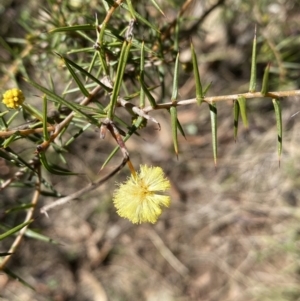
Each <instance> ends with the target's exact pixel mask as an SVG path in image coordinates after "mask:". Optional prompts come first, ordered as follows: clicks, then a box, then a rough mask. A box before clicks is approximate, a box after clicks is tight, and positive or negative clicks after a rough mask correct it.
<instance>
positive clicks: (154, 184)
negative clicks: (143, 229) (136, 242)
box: [113, 165, 171, 224]
mask: <svg viewBox="0 0 300 301" xmlns="http://www.w3.org/2000/svg"><path fill="white" fill-rule="evenodd" d="M170 187H171V185H170V182H169V180H168V179H167V178H166V177H165V175H164V172H163V170H162V169H161V168H160V167H148V166H146V165H141V166H140V172H139V173H137V174H136V175H131V177H130V178H128V179H127V181H126V182H125V183H123V184H120V185H119V188H118V189H117V190H116V191H115V193H114V196H113V203H114V205H115V207H116V208H117V213H118V214H119V215H120V216H121V217H125V218H127V219H129V220H130V221H131V222H132V223H134V224H140V223H143V222H150V223H152V224H154V223H155V222H156V221H157V219H158V217H159V216H160V215H161V213H162V209H161V207H162V206H165V207H169V205H170V197H169V196H166V195H162V194H161V193H162V192H165V191H167V190H168V189H169V188H170Z"/></svg>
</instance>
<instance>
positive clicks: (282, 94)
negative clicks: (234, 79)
mask: <svg viewBox="0 0 300 301" xmlns="http://www.w3.org/2000/svg"><path fill="white" fill-rule="evenodd" d="M240 96H243V97H245V98H248V99H251V98H267V97H269V98H282V97H291V96H300V90H291V91H279V92H268V93H266V94H265V95H263V94H262V93H261V92H254V93H251V92H247V93H242V94H232V95H220V96H209V97H207V96H206V97H204V98H203V101H205V102H207V103H209V104H211V103H212V102H219V101H226V100H237V99H238V97H240ZM194 103H197V99H196V98H191V99H185V100H179V101H175V102H167V103H162V104H157V106H156V107H155V108H153V107H151V106H148V107H146V108H144V109H143V111H144V112H145V113H148V112H151V111H154V110H160V109H168V108H170V107H171V106H174V105H175V106H177V107H179V106H186V105H189V104H194Z"/></svg>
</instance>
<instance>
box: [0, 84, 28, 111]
mask: <svg viewBox="0 0 300 301" xmlns="http://www.w3.org/2000/svg"><path fill="white" fill-rule="evenodd" d="M24 100H25V97H24V95H23V92H22V91H21V90H19V89H17V88H14V89H10V90H7V91H6V92H5V93H4V94H3V99H2V102H3V103H4V104H5V105H6V106H7V107H8V108H11V109H17V108H18V107H19V106H20V105H22V103H23V102H24Z"/></svg>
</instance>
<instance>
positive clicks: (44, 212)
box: [40, 157, 129, 216]
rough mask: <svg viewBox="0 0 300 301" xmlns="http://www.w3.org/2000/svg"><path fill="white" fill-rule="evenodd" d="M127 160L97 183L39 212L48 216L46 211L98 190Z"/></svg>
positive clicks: (44, 207)
mask: <svg viewBox="0 0 300 301" xmlns="http://www.w3.org/2000/svg"><path fill="white" fill-rule="evenodd" d="M128 160H129V158H128V157H127V158H124V159H123V161H122V163H121V164H120V165H119V166H118V167H117V168H115V169H114V170H113V171H112V172H111V173H110V174H108V175H107V176H105V177H104V178H100V179H98V180H97V181H95V182H92V183H90V184H88V185H87V186H86V187H84V188H82V189H80V190H78V191H76V192H74V193H72V194H70V195H68V196H66V197H63V198H60V199H58V200H57V201H55V202H52V203H51V204H49V205H46V206H43V207H42V208H41V209H40V212H41V213H42V214H45V215H46V216H48V211H49V210H51V209H53V208H55V207H57V206H62V205H64V204H66V203H68V202H70V201H72V200H74V199H77V198H79V197H80V196H82V195H83V194H85V193H87V192H89V191H92V190H94V189H96V188H98V187H99V186H101V185H102V184H103V183H105V182H106V181H107V180H109V179H110V178H111V177H112V176H114V175H115V174H116V173H117V172H119V171H120V170H121V169H122V168H123V167H124V166H125V164H126V162H127V161H128Z"/></svg>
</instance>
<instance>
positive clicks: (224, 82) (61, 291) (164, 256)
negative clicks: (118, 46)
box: [0, 0, 300, 301]
mask: <svg viewBox="0 0 300 301" xmlns="http://www.w3.org/2000/svg"><path fill="white" fill-rule="evenodd" d="M61 2H63V1H40V2H38V4H37V3H36V1H26V2H24V1H20V0H19V1H13V0H2V1H1V4H0V40H1V44H0V61H1V67H0V72H1V73H0V77H1V82H0V89H1V94H3V93H4V91H5V90H6V89H8V88H11V87H14V86H15V84H16V83H15V82H14V80H12V77H11V76H8V74H14V78H15V80H16V82H17V84H18V85H19V86H20V87H21V88H22V89H23V91H24V93H25V94H26V97H27V101H28V102H29V103H31V104H36V105H39V104H38V103H37V102H38V101H40V100H38V99H37V98H36V97H35V95H36V94H37V92H36V90H33V89H32V88H31V87H29V86H28V85H26V84H25V83H24V81H23V80H22V76H23V75H24V72H26V73H27V74H28V75H30V76H31V77H33V78H34V79H38V80H39V82H40V83H41V84H43V83H46V82H47V81H49V77H48V75H49V73H50V74H51V76H52V77H53V81H54V85H55V88H56V90H57V91H62V90H63V85H64V84H65V82H67V79H66V78H65V76H66V75H65V74H66V72H65V71H64V70H63V68H62V67H61V66H60V65H59V63H58V62H59V60H58V58H57V57H56V56H54V55H52V54H50V50H51V49H54V50H56V51H58V52H62V53H63V52H66V51H67V50H68V49H66V48H67V47H68V40H67V38H65V35H56V36H55V37H52V38H51V39H50V38H49V37H48V34H47V32H46V31H47V30H49V29H50V28H53V22H54V19H55V18H57V19H59V18H62V14H60V13H59V12H60V8H61V6H62V5H63V4H62V3H61ZM132 2H133V5H134V7H135V8H136V10H137V11H138V12H139V13H140V14H141V15H143V16H147V18H149V20H150V21H151V22H157V23H156V25H157V26H159V27H163V26H167V24H170V23H171V22H172V21H173V20H174V19H176V18H177V16H178V14H179V12H180V10H181V9H182V8H183V7H184V3H187V2H191V3H190V4H189V6H188V7H187V9H185V10H184V13H183V16H182V19H183V22H182V23H181V25H182V26H181V33H180V40H179V50H180V61H181V66H180V79H179V82H180V90H179V94H180V95H179V99H189V98H193V97H195V84H194V79H193V72H192V68H191V53H190V41H191V40H192V41H193V43H194V47H195V50H196V52H197V57H198V63H199V70H200V74H201V80H202V81H203V83H204V84H205V86H206V85H208V84H209V83H212V85H211V88H210V89H209V91H208V94H207V95H210V96H213V95H226V94H236V93H243V92H247V91H248V88H249V78H250V66H251V53H252V42H253V36H254V30H255V26H257V41H258V58H257V63H258V83H257V90H258V91H259V90H260V88H261V84H260V83H261V78H262V75H263V71H264V68H265V66H266V64H267V63H268V62H271V73H270V90H272V91H282V90H296V89H299V85H300V80H299V78H300V52H299V46H300V18H299V15H300V3H299V1H297V0H276V1H269V0H264V1H244V0H224V1H210V0H205V1H198V0H194V1H186V2H185V1H179V0H168V1H157V3H158V4H159V5H160V7H161V8H162V10H163V11H164V13H165V17H164V16H162V15H161V14H160V13H159V12H158V11H157V10H156V9H155V8H154V7H153V4H152V2H151V1H132ZM102 6H103V2H102V1H94V0H91V1H84V0H81V1H80V0H77V1H76V0H73V1H68V4H67V8H68V12H69V14H68V15H65V18H66V19H65V20H63V22H65V24H85V23H93V22H94V18H95V13H99V15H98V18H99V23H101V21H102V20H103V18H102V16H103V13H102V14H101V7H102ZM50 10H51V11H52V15H51V16H52V18H49V15H47V11H50ZM55 11H57V14H53V12H55ZM125 17H126V16H125ZM101 18H102V19H101ZM111 22H112V24H114V25H115V26H114V28H115V29H116V30H118V26H122V24H121V23H120V24H119V23H118V22H116V23H113V22H114V21H111ZM126 22H127V21H126ZM120 31H121V29H120ZM141 31H142V30H141V28H140V29H139V25H137V29H136V32H135V33H134V37H135V38H136V39H140V40H143V32H141ZM24 37H26V40H24ZM43 39H44V40H43ZM170 39H171V38H170ZM25 41H27V42H25ZM73 42H74V41H73ZM75 42H76V43H77V44H78V47H79V48H80V47H85V46H86V45H81V44H80V42H81V40H80V39H78V41H75ZM75 42H74V43H75ZM51 43H53V44H51ZM170 68H171V69H170V70H172V68H173V65H172V66H171V67H170ZM20 70H21V71H20ZM165 81H166V83H167V84H166V86H167V87H172V73H171V72H170V73H166V74H165ZM128 83H130V81H128ZM171 93H172V91H171V88H170V91H166V94H165V95H166V96H165V98H164V99H159V100H158V101H169V100H170V98H168V95H169V96H170V95H171ZM154 94H155V92H154ZM155 96H156V97H159V93H158V94H157V95H156V94H155ZM299 100H300V99H299V97H298V98H297V97H291V98H286V99H283V100H282V107H283V115H282V119H283V129H284V130H283V154H282V156H281V159H280V166H279V159H278V155H277V130H276V119H275V114H274V109H273V104H272V101H271V100H270V99H251V100H249V101H247V106H248V118H249V129H245V128H244V127H243V125H242V123H241V124H240V128H239V135H238V139H237V141H236V142H235V141H234V138H233V105H232V101H225V102H222V103H218V104H217V108H218V164H217V167H216V168H215V166H214V161H213V154H212V141H211V140H212V138H211V126H210V112H209V108H208V105H207V104H205V103H204V104H202V105H201V106H200V107H199V106H197V105H188V106H184V107H180V109H179V112H178V114H179V115H178V118H179V120H180V122H181V124H182V126H183V128H184V130H185V133H186V139H184V138H183V137H182V136H180V135H179V145H180V149H179V157H178V159H177V158H176V155H175V154H174V151H173V141H172V137H171V134H170V133H171V125H170V116H169V114H167V112H162V111H159V112H152V114H151V116H153V117H154V118H156V120H157V121H158V122H159V123H160V125H161V131H158V130H157V126H156V125H155V124H154V125H153V124H150V123H149V125H148V126H147V128H145V129H143V130H141V131H140V136H139V137H138V136H135V137H132V138H131V139H130V140H129V141H128V142H127V144H126V145H127V148H128V150H129V152H130V157H131V160H132V162H133V164H134V166H135V167H136V168H138V167H139V165H140V164H148V165H155V166H161V167H162V168H163V169H164V171H165V173H166V175H167V177H168V178H169V179H170V181H171V183H172V189H171V200H172V203H171V206H170V208H168V209H166V210H165V211H164V213H163V214H162V216H161V217H160V219H159V220H158V222H157V224H155V225H149V224H142V225H132V224H131V223H130V222H129V221H127V220H124V219H122V218H120V217H119V216H118V215H117V214H116V212H115V209H114V207H113V205H112V201H111V200H112V194H113V191H114V189H115V183H116V182H122V181H124V180H125V179H126V177H127V176H128V175H129V171H128V170H127V168H125V169H123V170H122V171H121V172H120V173H119V174H118V175H117V176H115V177H114V178H112V179H110V180H109V181H108V182H106V183H105V184H104V185H103V186H101V187H99V188H98V189H97V190H95V191H93V192H90V193H88V194H87V195H84V196H83V197H81V198H80V199H79V200H76V201H73V202H71V203H69V204H67V205H65V206H63V207H59V208H57V209H54V210H53V211H51V212H49V218H46V217H44V216H39V217H38V218H37V220H36V221H35V222H34V223H33V224H32V225H31V228H32V229H33V230H35V231H37V232H39V233H41V234H43V235H45V236H47V237H48V238H50V239H52V240H53V241H52V242H45V241H40V240H37V239H32V238H30V235H28V236H26V237H25V238H24V239H23V242H22V244H21V246H20V248H19V249H18V250H17V252H16V254H14V256H13V258H12V260H11V262H10V264H9V269H10V270H11V271H13V272H15V273H16V274H17V275H18V276H20V277H21V278H22V279H25V280H26V282H27V283H28V284H30V285H31V286H32V287H34V289H35V290H32V289H31V288H29V287H27V286H26V285H23V284H22V283H21V282H18V281H16V280H12V279H11V278H10V277H9V276H7V275H6V274H5V273H3V272H0V300H3V301H4V300H5V301H6V300H9V301H15V300H16V301H17V300H22V301H26V300H38V301H46V300H55V301H63V300H74V301H77V300H78V301H83V300H86V301H88V300H91V301H92V300H93V301H94V300H95V301H104V300H120V301H121V300H122V301H123V300H147V301H156V300H164V301H172V300H176V301H185V300H207V301H208V300H209V301H218V300H222V301H224V300H228V301H229V300H230V301H239V300H240V301H247V300H295V301H296V300H300V286H299V280H300V240H299V239H300V226H299V219H300V210H299V205H300V204H299V200H298V199H299V192H300V191H299V189H300V180H299V179H300V178H298V176H299V174H300V172H299V170H300V169H299V168H300V151H299V147H298V145H299V143H300V141H299V140H300V137H299V134H298V133H299V130H298V128H299V124H300V114H299V115H297V113H298V112H299V111H300V101H299ZM295 114H296V115H295ZM114 147H115V141H114V140H113V139H112V138H110V137H109V136H107V137H106V138H105V140H100V139H99V133H98V132H97V131H96V130H95V129H93V128H91V129H90V130H88V131H86V132H85V133H84V134H83V135H82V136H80V138H79V139H77V140H76V143H73V144H71V146H70V148H69V149H68V151H69V154H68V160H69V161H68V162H69V167H70V169H71V170H74V171H76V172H79V173H82V174H84V175H81V176H75V177H62V176H54V175H47V174H45V177H47V179H49V181H51V183H52V185H53V186H54V187H55V189H56V190H57V191H59V192H61V193H64V194H68V193H72V192H74V191H76V190H77V189H79V188H80V187H83V186H85V185H87V184H88V183H89V181H90V179H95V178H97V177H98V175H97V173H98V172H99V170H100V168H101V166H102V164H103V162H104V161H105V160H106V158H107V156H108V155H109V154H110V152H111V151H112V150H113V148H114ZM34 149H35V146H34V145H33V144H32V145H29V146H26V147H24V146H23V145H22V144H21V143H19V144H18V142H17V143H16V144H15V151H16V152H18V153H21V154H22V155H24V156H25V157H26V156H30V155H32V153H33V152H34ZM121 159H122V156H121V154H119V155H117V156H116V157H115V158H114V159H113V160H112V161H111V162H110V164H109V165H108V166H107V167H105V169H104V170H103V171H101V173H100V175H105V174H106V173H108V172H109V171H111V170H112V169H113V168H114V167H116V166H117V164H119V162H120V160H121ZM15 171H16V170H15V169H14V167H12V166H10V164H9V162H7V161H4V160H1V161H0V176H1V178H2V179H8V178H9V177H10V176H12V175H13V173H14V172H15ZM30 198H31V190H29V189H28V190H26V189H24V188H22V189H18V187H12V188H9V189H7V190H5V191H4V192H3V193H2V192H1V195H0V209H1V211H5V210H6V209H7V208H9V206H12V205H13V204H17V203H19V202H26V200H30ZM53 200H54V199H51V198H46V197H45V198H43V199H42V200H41V203H39V207H41V206H42V205H44V204H46V203H49V202H51V201H53ZM16 218H19V217H16ZM0 223H1V215H0ZM10 244H11V241H9V240H6V241H4V242H3V241H2V242H1V243H0V248H1V251H5V250H7V248H9V246H10Z"/></svg>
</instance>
